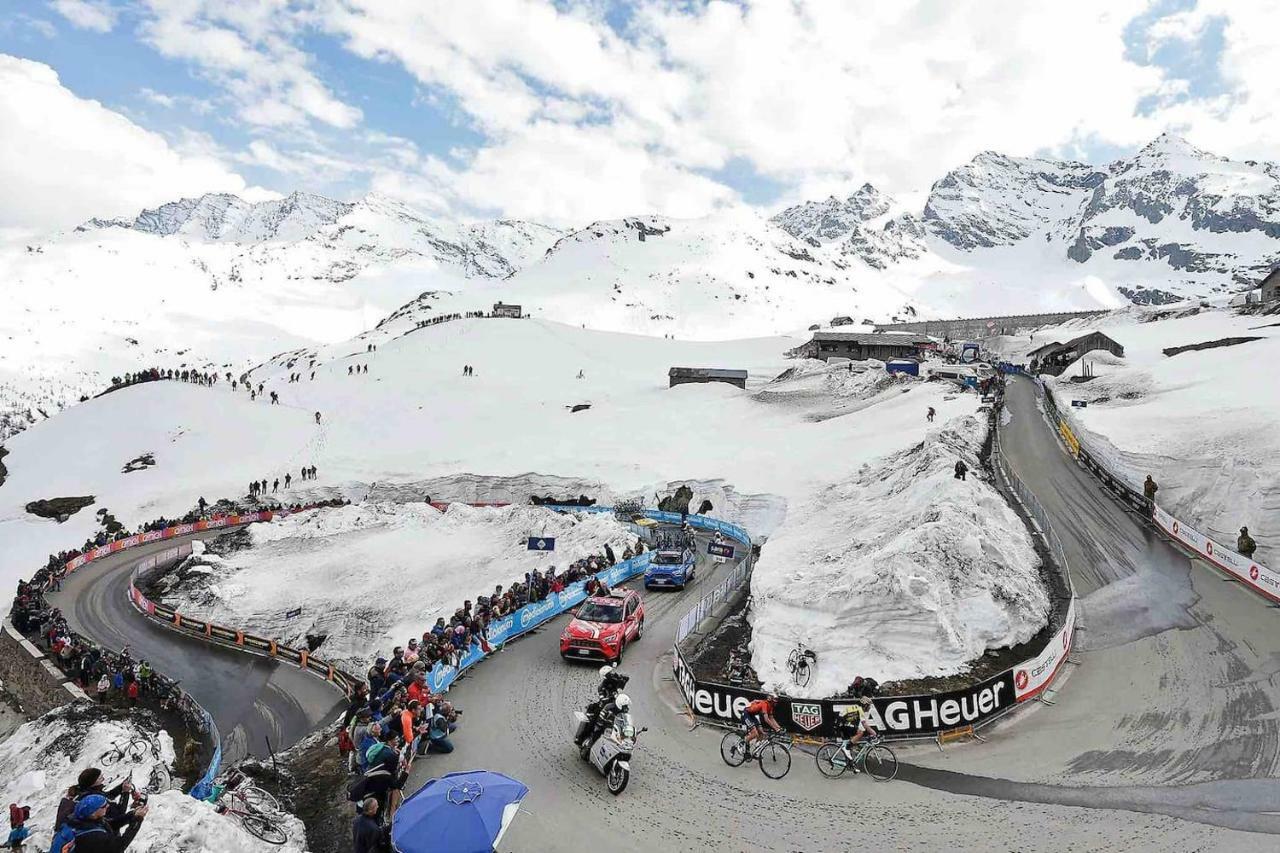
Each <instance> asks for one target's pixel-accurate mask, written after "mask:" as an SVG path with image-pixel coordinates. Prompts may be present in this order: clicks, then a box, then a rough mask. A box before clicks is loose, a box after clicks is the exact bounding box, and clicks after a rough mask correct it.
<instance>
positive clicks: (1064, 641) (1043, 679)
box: [1013, 598, 1076, 702]
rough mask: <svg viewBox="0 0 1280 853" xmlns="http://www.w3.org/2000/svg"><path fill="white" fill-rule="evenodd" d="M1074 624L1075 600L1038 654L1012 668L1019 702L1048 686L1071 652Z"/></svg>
mask: <svg viewBox="0 0 1280 853" xmlns="http://www.w3.org/2000/svg"><path fill="white" fill-rule="evenodd" d="M1075 625H1076V600H1075V599H1074V598H1073V599H1071V604H1070V605H1069V606H1068V607H1067V621H1066V623H1065V624H1064V625H1063V626H1062V630H1060V631H1058V633H1057V634H1055V635H1054V637H1053V639H1052V640H1050V641H1049V644H1048V645H1047V646H1045V647H1044V650H1043V651H1042V652H1040V654H1038V655H1036V656H1035V657H1034V658H1032V659H1031V660H1029V661H1024V662H1023V663H1020V664H1018V665H1017V666H1016V667H1014V668H1013V689H1014V691H1015V694H1016V695H1017V697H1018V701H1019V702H1025V701H1027V700H1028V699H1034V698H1035V697H1036V696H1038V695H1039V694H1040V691H1042V690H1044V689H1045V688H1046V687H1048V686H1049V683H1050V682H1051V681H1053V677H1054V676H1055V675H1057V673H1058V668H1059V667H1061V666H1062V662H1063V661H1065V660H1066V659H1067V655H1068V654H1070V653H1071V643H1072V640H1073V639H1074V634H1075Z"/></svg>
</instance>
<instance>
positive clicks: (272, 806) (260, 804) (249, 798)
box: [240, 785, 284, 814]
mask: <svg viewBox="0 0 1280 853" xmlns="http://www.w3.org/2000/svg"><path fill="white" fill-rule="evenodd" d="M240 794H241V796H242V797H243V798H244V801H245V804H246V805H248V806H249V807H250V808H252V809H254V810H255V811H259V812H271V813H273V814H279V813H281V812H282V811H284V810H283V809H282V808H280V801H279V800H277V799H276V798H275V797H273V796H272V795H271V792H270V791H264V790H262V789H261V788H256V787H254V786H253V785H250V786H249V787H247V788H244V789H243V790H241V791H240Z"/></svg>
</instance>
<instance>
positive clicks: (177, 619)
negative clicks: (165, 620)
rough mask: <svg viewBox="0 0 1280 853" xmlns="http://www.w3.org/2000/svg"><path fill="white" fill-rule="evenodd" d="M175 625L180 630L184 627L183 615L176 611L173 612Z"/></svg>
mask: <svg viewBox="0 0 1280 853" xmlns="http://www.w3.org/2000/svg"><path fill="white" fill-rule="evenodd" d="M173 624H174V625H176V626H177V627H179V628H181V627H182V614H181V613H179V612H178V611H176V610H175V611H174V612H173Z"/></svg>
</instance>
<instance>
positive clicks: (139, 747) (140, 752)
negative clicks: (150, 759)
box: [124, 739, 151, 761]
mask: <svg viewBox="0 0 1280 853" xmlns="http://www.w3.org/2000/svg"><path fill="white" fill-rule="evenodd" d="M150 751H151V744H150V743H148V742H147V741H145V740H138V739H134V740H131V741H129V746H128V748H127V749H125V750H124V755H125V757H127V758H128V759H129V760H130V761H141V760H142V759H144V758H146V757H147V753H149V752H150Z"/></svg>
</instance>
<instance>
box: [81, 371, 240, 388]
mask: <svg viewBox="0 0 1280 853" xmlns="http://www.w3.org/2000/svg"><path fill="white" fill-rule="evenodd" d="M230 376H231V374H230V373H228V374H227V377H228V378H230ZM161 380H172V381H174V382H190V383H192V384H193V385H216V384H217V383H218V374H217V373H216V372H213V371H200V370H193V369H192V368H189V367H178V368H173V367H168V368H165V367H148V368H147V369H145V370H138V371H135V372H133V373H126V374H124V375H122V376H112V377H111V387H110V388H108V389H107V390H106V391H105V392H103V393H108V392H111V391H118V390H120V389H121V388H128V387H129V386H130V385H138V384H140V383H143V382H159V381H161Z"/></svg>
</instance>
